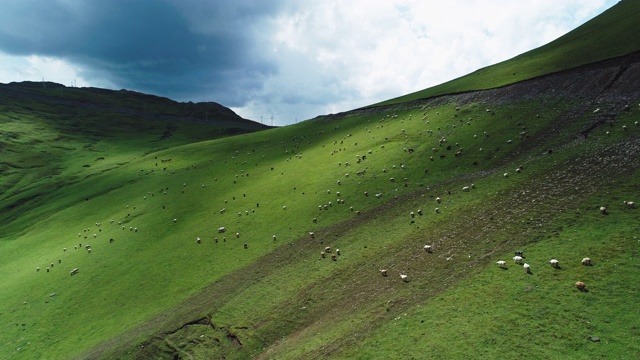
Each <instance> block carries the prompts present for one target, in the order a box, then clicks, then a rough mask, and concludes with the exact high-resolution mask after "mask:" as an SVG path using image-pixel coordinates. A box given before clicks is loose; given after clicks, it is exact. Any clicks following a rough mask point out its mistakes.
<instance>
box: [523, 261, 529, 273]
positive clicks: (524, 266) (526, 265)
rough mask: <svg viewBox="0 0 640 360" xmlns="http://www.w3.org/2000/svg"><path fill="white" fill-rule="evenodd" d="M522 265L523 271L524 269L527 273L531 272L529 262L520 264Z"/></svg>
mask: <svg viewBox="0 0 640 360" xmlns="http://www.w3.org/2000/svg"><path fill="white" fill-rule="evenodd" d="M522 267H523V268H524V271H525V272H526V273H527V274H531V265H529V264H527V263H525V264H524V265H522Z"/></svg>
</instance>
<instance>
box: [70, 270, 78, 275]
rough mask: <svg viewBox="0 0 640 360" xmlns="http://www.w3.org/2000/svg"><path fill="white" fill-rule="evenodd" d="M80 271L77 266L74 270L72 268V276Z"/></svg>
mask: <svg viewBox="0 0 640 360" xmlns="http://www.w3.org/2000/svg"><path fill="white" fill-rule="evenodd" d="M77 273H78V268H75V269H73V270H71V276H73V275H75V274H77Z"/></svg>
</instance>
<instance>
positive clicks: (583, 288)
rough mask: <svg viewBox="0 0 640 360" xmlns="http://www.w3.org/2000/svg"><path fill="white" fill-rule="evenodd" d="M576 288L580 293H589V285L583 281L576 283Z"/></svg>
mask: <svg viewBox="0 0 640 360" xmlns="http://www.w3.org/2000/svg"><path fill="white" fill-rule="evenodd" d="M576 287H577V288H578V290H580V291H583V292H584V291H587V284H585V283H583V282H582V281H578V282H577V283H576Z"/></svg>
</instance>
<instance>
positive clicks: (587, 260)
mask: <svg viewBox="0 0 640 360" xmlns="http://www.w3.org/2000/svg"><path fill="white" fill-rule="evenodd" d="M582 265H584V266H591V258H588V257H586V258H584V259H582Z"/></svg>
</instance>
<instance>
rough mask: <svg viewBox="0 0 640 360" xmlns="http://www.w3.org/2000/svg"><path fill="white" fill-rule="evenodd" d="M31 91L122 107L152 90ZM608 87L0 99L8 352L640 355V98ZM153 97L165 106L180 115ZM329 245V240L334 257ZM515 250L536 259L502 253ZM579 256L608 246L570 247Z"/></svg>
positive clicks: (0, 302) (0, 256) (3, 346)
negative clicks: (123, 111) (202, 113)
mask: <svg viewBox="0 0 640 360" xmlns="http://www.w3.org/2000/svg"><path fill="white" fill-rule="evenodd" d="M49 87H51V86H49ZM27 90H29V91H35V93H37V94H41V95H42V94H44V95H48V96H53V95H55V94H56V91H58V92H62V91H64V97H65V98H67V97H68V98H73V99H76V100H78V99H85V101H87V102H88V103H99V104H102V105H101V106H107V105H108V106H107V107H108V108H110V109H114V107H115V108H119V107H125V108H128V109H133V108H135V106H138V107H139V106H140V104H141V103H140V100H139V99H138V98H137V97H139V96H142V95H140V94H130V93H122V94H121V93H118V94H117V95H118V96H115V97H114V94H112V93H108V92H101V91H99V90H92V91H91V92H90V93H89V94H87V93H82V92H81V91H80V89H76V90H74V89H66V88H65V89H60V88H57V89H56V88H53V89H50V88H47V89H33V86H31V87H27V89H26V90H25V91H27ZM48 92H53V93H52V94H53V95H52V94H49V93H48ZM2 94H4V95H6V93H0V95H2ZM4 95H3V96H4ZM61 95H62V94H59V95H56V96H61ZM617 96H618V97H611V98H613V99H614V100H610V99H611V98H608V99H609V100H601V101H600V102H599V103H598V104H597V106H598V107H600V108H601V109H602V113H605V112H606V113H607V114H609V113H610V114H611V116H604V115H603V117H602V118H601V117H600V115H599V114H602V113H594V112H593V110H594V107H595V106H596V105H594V102H593V99H591V98H587V99H585V98H582V97H578V96H571V95H567V94H565V95H562V96H561V95H556V96H554V97H547V96H541V97H537V98H528V97H526V96H525V97H522V98H516V97H513V98H511V100H509V101H500V99H497V100H496V99H487V98H485V97H483V95H478V96H477V97H476V98H474V99H473V100H469V98H464V97H450V98H447V99H445V100H446V101H443V100H442V99H431V100H428V101H424V102H421V103H413V104H411V105H410V106H409V105H406V104H402V105H397V106H387V107H378V108H376V109H375V110H369V111H356V112H352V113H347V114H343V115H340V116H328V117H321V118H318V119H314V120H311V121H306V122H302V123H300V124H297V125H292V126H287V127H283V128H278V129H271V130H267V131H261V132H255V133H250V134H241V135H237V136H224V135H229V132H227V131H225V130H220V128H216V127H202V126H199V125H198V124H196V123H190V122H173V121H165V120H158V121H152V122H149V121H148V120H149V119H148V117H144V116H142V117H141V118H139V117H136V116H133V115H127V116H124V115H117V116H116V115H113V113H110V115H104V114H101V113H100V112H93V111H88V110H87V111H77V113H76V114H74V113H73V112H70V111H69V109H68V108H66V107H64V106H62V108H60V106H61V105H60V104H59V103H56V102H46V101H45V102H43V103H41V102H40V101H38V100H36V98H33V97H27V98H26V99H23V100H21V101H16V98H11V99H12V100H13V103H11V105H7V103H6V102H2V104H3V105H0V106H2V107H3V109H2V110H3V111H2V113H1V114H0V120H1V121H2V124H3V126H2V133H1V134H0V136H2V138H1V140H2V142H1V144H2V146H3V148H2V151H3V158H2V159H3V165H2V166H3V168H2V171H3V177H2V180H1V182H0V185H1V186H2V187H3V189H4V190H3V193H2V195H1V196H0V206H1V207H2V209H3V212H2V215H1V216H2V220H3V222H2V224H1V225H0V231H1V233H2V237H1V238H0V272H1V273H2V274H3V282H2V283H0V318H1V319H2V320H3V321H2V322H1V323H0V354H3V356H6V357H9V358H16V359H32V358H50V359H67V358H125V359H126V358H131V359H134V358H172V357H174V356H178V357H183V358H188V357H194V358H221V357H225V358H238V359H246V358H261V359H309V358H363V359H365V358H442V357H445V358H469V356H470V354H473V355H476V354H480V355H481V356H484V357H487V358H493V357H498V356H504V355H512V354H513V355H517V354H521V353H523V352H526V353H529V354H538V355H537V357H540V358H565V357H571V358H588V357H589V358H590V357H593V356H595V357H603V358H622V357H627V356H633V355H635V354H638V353H639V351H640V349H638V347H637V345H635V344H637V343H640V341H638V337H639V336H640V334H639V333H638V329H637V326H636V324H637V323H638V315H637V314H636V311H634V305H635V300H636V299H637V295H638V294H637V290H636V289H638V285H639V284H638V279H637V275H636V274H637V270H638V266H637V264H636V263H635V259H636V258H637V256H638V251H637V249H638V248H637V243H638V239H637V234H638V230H639V225H638V224H640V222H638V219H639V217H640V215H639V213H638V212H637V211H638V209H627V208H626V207H625V206H624V205H623V201H625V200H632V201H636V202H637V199H634V196H635V194H638V193H639V190H640V189H639V188H638V185H637V184H638V179H639V176H640V171H639V168H640V166H639V165H640V164H639V163H638V160H637V159H638V158H640V157H639V156H638V155H639V154H638V146H639V144H638V140H637V139H638V134H639V132H640V127H638V126H637V125H635V124H636V122H637V121H639V120H640V109H639V108H638V107H636V106H635V105H634V106H632V107H631V108H630V109H629V110H628V111H625V110H623V108H622V107H621V105H620V103H619V102H617V101H618V100H620V99H621V97H620V96H621V95H620V94H618V95H617ZM74 97H77V98H74ZM624 97H625V98H624V101H625V103H628V104H637V103H638V101H639V100H640V98H638V96H637V94H636V95H630V94H629V93H624ZM629 97H631V98H629ZM135 99H138V100H135ZM145 99H146V100H145V101H146V104H147V109H149V108H151V107H153V109H154V111H156V113H161V112H165V113H168V112H170V111H173V112H174V114H176V116H178V115H179V116H187V114H188V112H186V113H185V112H183V111H186V110H184V109H176V108H172V109H173V110H171V109H168V108H163V106H165V105H166V104H165V102H163V101H161V99H157V98H153V97H151V98H145ZM154 101H157V103H156V102H154ZM496 101H497V102H498V103H494V102H496ZM620 101H621V100H620ZM105 104H107V105H105ZM152 104H153V105H152ZM197 105H198V104H193V106H194V107H197ZM184 106H185V107H188V106H191V105H184ZM142 108H143V110H144V104H143V107H142ZM486 108H491V111H488V112H487V111H486ZM162 109H164V110H162ZM191 110H193V109H191ZM148 111H149V110H148ZM194 111H195V110H194ZM112 116H113V118H112ZM47 119H49V120H47ZM141 119H142V120H141ZM602 119H604V121H603V122H599V121H600V120H602ZM612 119H613V120H612ZM105 124H110V125H109V126H105ZM111 124H114V125H111ZM169 126H175V127H176V128H175V129H174V130H172V131H173V132H172V136H170V137H166V138H164V139H163V140H160V138H161V137H162V134H164V132H165V131H166V130H167V127H169ZM592 126H593V128H592V129H591V130H590V131H589V132H588V134H587V136H586V137H584V136H580V134H584V133H585V129H589V128H591V127H592ZM623 126H625V127H626V130H625V128H623ZM74 129H75V130H74ZM78 129H79V130H78ZM77 130H78V131H77ZM231 133H234V134H235V133H236V131H235V130H234V131H231ZM485 133H486V134H485ZM443 137H444V138H445V139H446V142H443V143H441V142H440V141H441V139H442V138H443ZM448 146H451V148H450V149H447V147H448ZM409 149H412V151H411V152H410V151H409ZM433 149H436V150H437V151H434V150H433ZM460 149H461V150H462V151H461V155H459V156H455V155H454V154H455V153H456V152H457V151H458V150H460ZM548 149H552V150H553V151H552V153H551V154H550V153H548ZM43 151H46V152H47V153H46V154H47V155H46V156H47V157H46V158H45V160H43V159H42V158H41V156H42V155H40V154H45V153H44V152H43ZM5 154H6V156H4V155H5ZM442 155H444V156H443V157H441V156H442ZM364 156H366V159H365V160H361V161H360V162H358V158H360V159H362V158H363V157H364ZM100 157H103V158H104V159H100V160H98V158H100ZM432 157H433V159H431V158H432ZM167 159H171V161H166V160H167ZM162 160H165V161H164V162H163V161H162ZM347 162H349V163H350V165H349V166H347V165H346V163H347ZM5 163H6V164H5ZM85 165H89V166H88V167H85ZM518 166H523V170H522V171H521V172H516V168H517V167H518ZM363 170H366V171H364V174H363V175H358V174H357V173H358V172H362V171H363ZM504 173H508V174H509V176H508V177H505V176H504V175H503V174H504ZM346 174H348V176H347V175H346ZM5 175H6V176H5ZM390 178H394V179H395V181H391V180H390ZM471 184H474V188H473V189H471V190H470V191H469V192H464V191H462V188H463V187H464V186H471ZM337 192H340V196H338V194H337ZM365 192H366V193H368V196H366V195H365ZM165 193H166V194H165ZM376 194H381V196H379V197H378V196H376ZM436 197H440V198H441V200H442V201H441V203H437V202H436ZM338 200H340V201H338ZM342 200H344V204H342V203H341V202H342ZM330 202H331V204H330ZM285 206H286V208H284V207H285ZM600 206H606V207H607V208H608V209H609V212H610V214H609V215H607V216H603V215H601V214H600V212H599V211H598V208H599V207H600ZM436 207H438V208H439V213H436V211H435V208H436ZM222 209H225V211H224V212H221V210H222ZM419 209H420V210H422V212H423V215H417V216H416V217H415V218H411V217H410V215H409V214H410V213H411V212H417V211H418V210H419ZM173 219H176V220H177V221H176V222H174V221H173ZM314 219H315V221H314ZM111 220H114V222H113V223H112V222H111ZM96 223H101V225H100V226H97V225H96ZM120 223H121V224H120ZM221 226H224V227H226V228H227V232H226V233H224V234H219V233H218V232H217V229H218V228H219V227H221ZM123 227H124V229H123ZM132 228H138V231H133V230H132ZM87 229H88V230H87ZM130 229H131V230H130ZM85 230H86V231H85ZM309 232H315V238H311V237H310V236H309ZM236 233H239V238H236V235H235V234H236ZM78 234H79V235H78ZM94 234H96V236H95V237H94ZM273 235H276V239H275V240H274V239H273ZM85 236H86V238H85ZM197 237H200V238H201V243H200V244H198V243H197V242H196V238H197ZM109 239H114V241H113V243H111V242H110V241H109ZM216 239H217V242H216ZM80 243H82V246H81V247H80V248H79V249H74V246H79V244H80ZM245 243H246V244H247V249H245V248H244V246H243V245H244V244H245ZM86 244H90V245H91V247H92V252H91V253H90V254H89V253H87V251H86V250H84V246H85V245H86ZM425 244H433V245H434V252H433V253H432V254H427V253H425V251H424V250H423V248H422V247H423V246H424V245H425ZM326 246H330V247H331V248H332V249H334V251H335V249H336V248H339V249H340V251H341V255H340V256H339V257H338V258H337V261H332V260H331V259H330V258H322V257H321V256H320V252H321V251H322V250H323V249H324V248H325V247H326ZM65 247H66V248H67V249H68V250H67V251H66V252H65V251H63V248H65ZM515 249H524V250H525V256H526V261H527V262H530V263H531V265H532V269H533V274H532V275H527V274H525V273H524V271H523V270H522V268H521V267H519V266H516V265H513V264H511V262H509V268H508V270H501V269H499V268H497V266H496V265H495V261H497V260H499V259H505V260H509V259H510V257H511V256H512V255H511V254H512V253H513V251H514V250H515ZM585 256H589V257H591V258H592V259H593V261H594V266H592V267H584V266H581V265H580V263H579V262H580V259H582V257H585ZM553 257H555V258H558V259H559V260H560V262H561V265H562V269H553V268H551V266H550V265H549V264H548V261H549V259H551V258H553ZM59 260H61V263H59V262H58V261H59ZM51 263H53V264H54V266H53V268H51V269H50V272H46V270H45V269H46V268H47V267H49V264H51ZM38 266H39V267H40V268H41V270H40V272H36V267H38ZM73 268H79V269H80V271H79V273H78V274H77V275H75V276H70V275H69V272H70V270H71V269H73ZM383 268H384V269H388V271H389V276H388V277H382V276H381V275H380V274H379V270H380V269H383ZM401 273H405V274H408V275H409V276H410V281H409V282H408V283H403V282H402V281H400V278H399V274H401ZM579 280H580V281H585V282H586V283H587V286H588V289H589V292H586V293H582V292H579V291H577V290H576V289H575V287H574V285H573V284H574V283H575V282H576V281H579ZM589 335H593V336H597V337H599V338H601V342H599V343H593V342H590V341H588V340H587V338H586V337H587V336H589Z"/></svg>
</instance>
